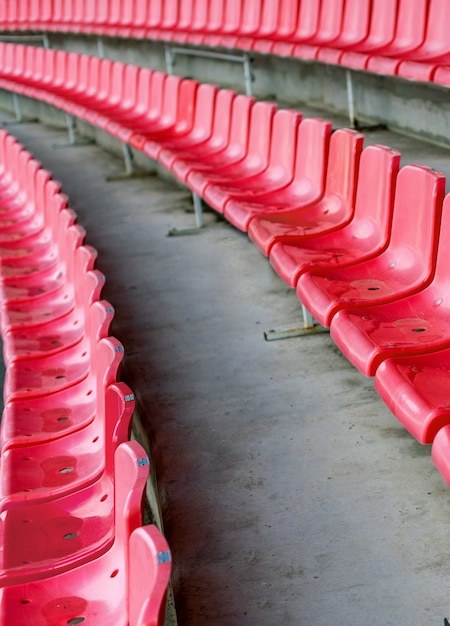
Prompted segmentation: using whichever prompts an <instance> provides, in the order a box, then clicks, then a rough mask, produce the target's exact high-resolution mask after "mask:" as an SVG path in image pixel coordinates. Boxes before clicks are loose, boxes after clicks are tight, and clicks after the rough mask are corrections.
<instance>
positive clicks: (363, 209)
mask: <svg viewBox="0 0 450 626" xmlns="http://www.w3.org/2000/svg"><path fill="white" fill-rule="evenodd" d="M399 164H400V154H399V153H398V152H397V151H396V150H392V149H391V148H385V147H382V146H369V147H368V148H366V149H365V150H364V151H363V153H362V155H361V161H360V167H359V175H358V187H357V192H356V202H355V212H354V214H353V218H352V219H351V221H350V222H349V223H348V224H347V225H346V226H344V227H343V228H340V229H338V230H335V231H333V232H331V233H327V234H324V235H317V236H315V237H308V236H307V237H302V236H301V235H297V236H295V235H293V236H291V237H289V235H285V236H284V237H283V239H281V240H280V241H278V242H277V243H275V244H274V245H273V246H272V249H271V252H270V262H271V264H272V265H273V267H274V268H275V271H276V272H277V274H278V275H279V276H281V278H282V279H283V280H284V281H285V282H286V283H288V285H290V286H291V287H295V285H296V284H297V282H298V279H299V277H300V274H301V273H302V272H305V271H308V270H311V269H316V268H322V267H324V268H333V267H346V266H348V265H352V264H353V263H355V262H357V261H363V260H365V259H369V258H371V257H373V256H375V255H376V254H379V253H380V252H381V251H382V250H383V248H384V247H385V246H386V245H387V242H388V239H389V235H390V228H391V222H392V208H393V199H394V189H395V180H396V177H397V173H398V168H399ZM374 180H376V181H377V189H376V193H374V192H373V181H374Z"/></svg>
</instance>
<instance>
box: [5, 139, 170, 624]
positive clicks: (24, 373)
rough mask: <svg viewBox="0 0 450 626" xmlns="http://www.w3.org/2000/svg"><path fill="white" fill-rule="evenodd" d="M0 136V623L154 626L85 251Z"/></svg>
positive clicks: (152, 590)
mask: <svg viewBox="0 0 450 626" xmlns="http://www.w3.org/2000/svg"><path fill="white" fill-rule="evenodd" d="M84 235H85V232H84V230H83V229H82V228H81V227H80V226H79V225H78V224H77V223H76V216H75V214H74V213H73V211H71V210H70V209H69V208H68V205H67V198H66V197H65V196H64V195H63V194H62V193H61V190H60V186H59V185H58V183H57V182H55V181H53V180H51V177H50V173H49V172H48V171H46V170H45V169H43V168H42V167H41V165H40V164H39V163H38V162H37V161H36V160H35V159H34V158H33V157H32V155H31V154H30V153H29V152H27V151H26V150H25V149H24V148H23V147H22V146H21V145H20V144H19V143H18V142H17V141H16V140H15V139H14V138H13V137H12V136H11V135H9V134H7V132H6V131H4V130H1V131H0V324H1V335H2V341H3V346H4V360H5V365H6V377H5V383H4V411H3V416H2V422H1V432H0V434H1V438H0V446H1V456H0V623H1V624H4V625H5V626H6V625H10V624H17V625H19V626H20V625H24V626H25V625H28V624H35V625H36V626H38V625H42V626H44V625H48V624H50V623H52V624H56V623H58V624H62V623H64V624H81V623H86V624H88V623H89V624H91V623H92V624H93V623H101V624H105V625H110V626H118V625H120V624H122V625H123V626H127V625H134V626H150V625H152V626H155V625H160V626H162V625H163V623H164V611H165V598H166V593H167V588H168V583H169V576H170V567H171V566H170V552H169V549H168V546H167V543H166V541H165V539H164V537H163V536H162V535H161V533H160V532H159V530H158V529H157V528H156V527H155V526H142V503H143V495H144V492H145V486H146V483H147V478H148V473H149V460H148V458H147V456H146V454H145V451H144V450H143V448H142V447H141V446H140V445H139V444H138V443H137V442H136V441H129V437H130V428H131V418H132V414H133V409H134V404H135V402H134V396H133V393H132V391H131V390H130V389H129V388H128V387H127V386H126V385H125V384H124V383H122V382H120V379H119V368H120V363H121V361H122V357H123V347H122V345H121V344H120V342H119V341H117V339H115V338H114V337H111V336H109V326H110V323H111V321H112V318H113V315H114V310H113V308H112V306H111V305H110V304H109V303H108V302H106V301H105V300H101V299H100V295H101V290H102V286H103V284H104V278H105V277H104V276H103V274H101V272H99V271H98V270H96V269H95V268H94V264H95V260H96V256H97V253H96V250H95V249H94V248H92V247H90V246H87V245H85V244H84V242H83V241H84Z"/></svg>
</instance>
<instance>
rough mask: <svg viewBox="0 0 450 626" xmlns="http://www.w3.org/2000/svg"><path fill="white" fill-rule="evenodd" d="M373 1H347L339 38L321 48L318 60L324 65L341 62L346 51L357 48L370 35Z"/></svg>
mask: <svg viewBox="0 0 450 626" xmlns="http://www.w3.org/2000/svg"><path fill="white" fill-rule="evenodd" d="M372 8H373V7H372V0H346V2H345V7H344V14H343V18H342V25H341V31H340V34H339V37H338V38H337V39H335V40H334V41H333V42H332V43H331V44H330V46H324V47H321V48H319V50H318V52H317V55H316V58H317V59H318V60H319V61H322V62H323V63H334V64H337V63H339V62H340V59H341V57H342V54H343V52H344V51H345V50H349V49H350V50H351V49H354V48H357V47H358V45H360V44H361V43H362V42H363V41H365V39H366V38H367V36H368V34H369V25H370V19H371V11H372Z"/></svg>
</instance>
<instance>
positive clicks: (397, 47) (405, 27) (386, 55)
mask: <svg viewBox="0 0 450 626" xmlns="http://www.w3.org/2000/svg"><path fill="white" fill-rule="evenodd" d="M427 9H428V0H415V2H414V10H413V11H412V10H411V2H410V1H409V0H399V6H398V13H397V25H396V29H395V37H394V39H393V40H392V42H391V43H390V44H389V45H388V46H385V47H384V48H383V50H382V51H381V54H376V55H373V56H371V57H370V59H369V60H368V61H367V64H366V68H367V69H368V70H370V71H371V72H375V73H377V74H396V73H397V69H398V66H399V65H400V62H401V60H402V58H403V57H404V56H405V55H408V54H410V53H412V52H414V51H416V50H417V49H418V48H420V46H421V45H422V43H423V41H424V39H425V29H426V24H427V15H428V13H427Z"/></svg>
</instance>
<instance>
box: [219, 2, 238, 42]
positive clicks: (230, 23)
mask: <svg viewBox="0 0 450 626" xmlns="http://www.w3.org/2000/svg"><path fill="white" fill-rule="evenodd" d="M224 2H225V9H224V13H223V22H222V28H221V29H220V34H221V35H228V34H232V33H235V32H236V31H237V30H239V27H240V25H241V22H242V0H224Z"/></svg>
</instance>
